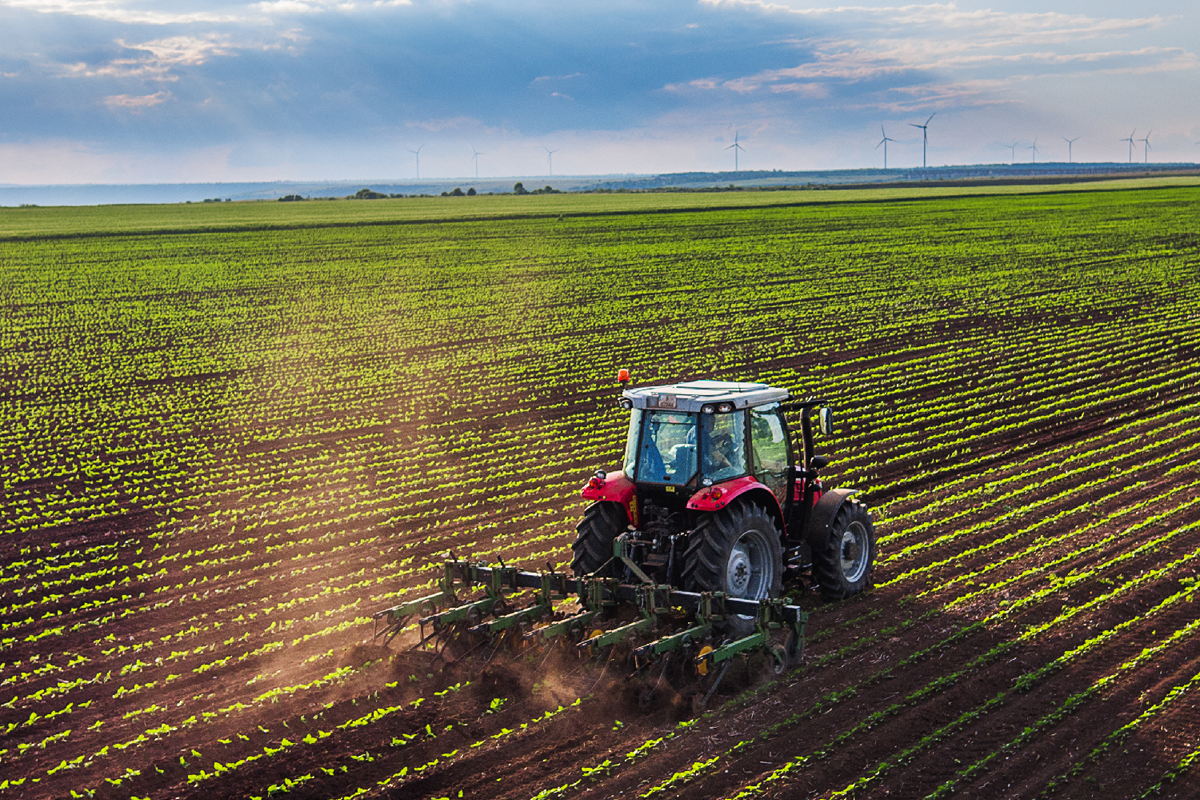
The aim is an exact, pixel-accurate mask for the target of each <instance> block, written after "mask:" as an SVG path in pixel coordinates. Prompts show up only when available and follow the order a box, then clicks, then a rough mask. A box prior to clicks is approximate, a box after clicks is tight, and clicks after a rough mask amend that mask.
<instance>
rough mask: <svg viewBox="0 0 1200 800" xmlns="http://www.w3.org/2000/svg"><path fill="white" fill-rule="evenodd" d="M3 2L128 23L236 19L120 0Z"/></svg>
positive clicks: (2, 0)
mask: <svg viewBox="0 0 1200 800" xmlns="http://www.w3.org/2000/svg"><path fill="white" fill-rule="evenodd" d="M0 5H3V6H7V7H8V8H16V9H21V10H24V11H34V12H37V13H39V14H65V15H68V16H77V17H92V18H94V19H102V20H106V21H109V22H120V23H125V24H129V25H138V24H143V25H184V24H189V23H197V22H234V21H237V20H239V19H241V18H242V17H241V16H239V15H236V14H214V13H212V12H208V11H189V12H171V11H161V10H158V9H152V10H147V9H139V8H130V7H129V6H128V4H126V3H121V2H118V1H117V0H0Z"/></svg>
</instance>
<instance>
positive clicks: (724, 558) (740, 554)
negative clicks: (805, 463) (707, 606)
mask: <svg viewBox="0 0 1200 800" xmlns="http://www.w3.org/2000/svg"><path fill="white" fill-rule="evenodd" d="M781 542H782V535H781V534H780V532H779V526H778V525H776V524H775V520H774V519H773V518H772V517H771V515H770V514H768V513H767V511H766V509H764V508H762V507H761V506H757V505H754V504H751V503H746V504H743V503H738V504H736V505H733V506H731V507H729V508H726V509H723V510H721V511H716V512H713V513H709V514H705V515H704V516H702V517H701V518H700V521H699V522H698V523H697V525H696V527H695V528H694V529H693V530H692V533H691V536H690V537H689V538H688V546H687V552H686V553H685V554H684V559H683V588H684V590H685V591H689V592H724V593H725V594H726V595H727V596H729V597H742V598H745V599H747V600H763V599H766V598H768V597H778V596H779V590H780V586H781V584H782V581H783V545H782V543H781ZM728 628H729V632H730V633H731V634H733V635H734V636H746V635H748V634H750V633H751V632H753V630H754V618H753V617H748V616H740V615H736V614H735V615H732V616H731V617H730V619H729V625H728Z"/></svg>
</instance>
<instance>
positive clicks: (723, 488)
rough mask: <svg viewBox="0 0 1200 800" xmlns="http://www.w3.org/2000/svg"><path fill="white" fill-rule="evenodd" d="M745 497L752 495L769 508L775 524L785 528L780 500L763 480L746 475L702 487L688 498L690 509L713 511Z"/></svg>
mask: <svg viewBox="0 0 1200 800" xmlns="http://www.w3.org/2000/svg"><path fill="white" fill-rule="evenodd" d="M717 490H720V491H719V492H718V491H717ZM743 497H745V498H746V499H747V500H749V499H751V497H752V498H753V499H754V500H755V501H756V502H758V503H759V504H761V505H762V506H764V507H765V508H766V509H767V513H768V514H770V515H771V516H772V517H773V518H774V519H775V524H776V525H778V526H779V530H781V531H782V530H784V525H783V510H782V509H781V508H780V507H779V500H778V499H777V498H776V497H775V495H774V494H772V493H771V490H770V489H768V488H767V487H766V486H765V485H763V484H762V483H761V482H759V481H758V480H756V479H755V478H753V477H751V476H750V475H745V476H743V477H741V478H734V479H733V480H730V481H724V482H723V483H718V484H716V485H715V486H709V487H707V488H705V489H701V490H700V491H698V492H696V493H695V494H694V495H692V497H691V499H690V500H688V504H687V508H688V511H692V512H700V513H704V512H711V511H720V510H721V509H722V508H728V507H729V506H730V505H731V504H732V503H733V502H734V501H735V500H737V499H739V498H743Z"/></svg>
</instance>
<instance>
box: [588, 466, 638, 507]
mask: <svg viewBox="0 0 1200 800" xmlns="http://www.w3.org/2000/svg"><path fill="white" fill-rule="evenodd" d="M596 483H599V484H600V485H599V486H597V485H596ZM580 495H581V496H582V497H583V499H584V500H610V501H612V502H614V503H620V504H621V505H623V506H625V508H626V510H627V511H628V509H629V501H630V500H632V499H633V498H634V497H635V496H636V495H637V486H636V485H635V484H634V482H633V481H631V480H629V476H627V475H626V474H625V473H624V472H610V473H609V474H608V475H607V476H605V478H604V480H602V481H597V480H596V479H595V478H592V479H590V480H589V481H588V482H587V483H585V484H584V485H583V491H582V492H580ZM632 516H633V515H632V514H631V515H630V517H631V518H632Z"/></svg>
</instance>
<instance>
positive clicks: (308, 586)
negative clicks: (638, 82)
mask: <svg viewBox="0 0 1200 800" xmlns="http://www.w3.org/2000/svg"><path fill="white" fill-rule="evenodd" d="M812 194H813V193H808V195H807V196H811V195H812ZM830 194H832V193H830ZM913 194H914V196H913V197H911V198H909V199H903V198H896V197H884V196H882V195H881V196H879V197H877V198H876V199H875V200H874V201H871V202H866V201H861V200H862V199H863V198H857V199H856V200H855V201H854V202H828V203H820V202H817V203H810V202H809V201H807V200H806V201H805V202H804V203H802V204H797V202H796V201H795V197H794V196H788V195H785V194H783V193H780V195H779V198H780V199H779V202H778V204H776V205H774V206H772V205H769V204H764V205H763V207H757V208H733V207H730V205H729V204H728V203H724V204H722V202H721V198H722V196H721V195H714V197H713V200H712V203H713V206H714V208H713V209H711V210H705V209H704V208H702V207H700V208H698V207H696V205H697V204H696V201H695V198H689V204H690V205H691V207H689V208H675V209H671V210H669V211H668V210H665V209H664V210H659V211H656V210H655V209H654V208H653V207H652V206H647V207H639V208H633V207H626V206H621V207H620V208H619V209H617V210H619V211H620V213H614V214H612V215H608V214H605V213H604V208H603V204H602V202H601V201H600V200H595V202H593V203H592V205H591V206H589V211H588V216H571V214H570V213H569V211H570V209H568V213H567V214H565V215H564V217H562V218H560V217H559V211H558V210H555V209H554V208H553V207H552V206H550V205H545V204H547V203H552V202H553V198H550V199H546V198H541V199H539V202H541V203H543V205H539V206H536V207H534V206H531V207H530V208H537V209H540V211H538V212H537V213H530V214H522V213H515V212H512V211H511V208H512V206H505V207H503V208H501V207H499V206H497V207H495V208H492V209H491V210H488V209H489V208H490V207H488V206H480V208H481V209H483V211H481V212H480V213H479V215H478V216H479V217H480V219H474V220H470V219H459V220H455V219H451V218H449V217H453V216H454V215H453V214H447V215H446V217H447V218H446V219H443V220H439V219H438V218H437V215H436V214H435V215H433V216H431V215H430V213H429V212H428V209H429V208H430V207H426V206H419V205H412V206H405V205H403V204H404V203H417V202H419V201H378V202H379V203H381V204H384V203H391V204H393V205H391V206H387V205H370V206H369V208H370V209H371V214H372V217H371V219H370V220H369V224H363V225H357V224H354V211H353V208H354V206H353V204H344V203H329V204H327V205H328V207H329V208H330V209H336V213H334V212H331V216H330V217H329V219H330V220H332V221H330V222H329V224H324V223H323V222H322V220H323V217H322V215H321V213H319V211H320V209H319V208H317V207H316V206H315V205H309V206H305V210H304V211H303V212H302V213H301V212H296V213H297V214H300V216H299V217H297V221H296V222H295V224H276V223H277V222H278V220H275V221H273V222H271V224H269V225H268V224H266V223H263V224H259V223H256V222H254V221H253V220H251V221H250V222H247V223H245V224H241V223H239V225H237V226H232V227H230V226H226V227H224V228H222V227H221V225H220V224H219V220H218V221H217V222H216V223H213V224H196V225H194V226H191V227H189V225H185V224H183V223H180V222H179V219H177V218H179V217H180V213H181V212H180V210H179V209H178V208H176V209H171V211H170V215H171V218H170V220H169V222H168V223H160V222H156V221H155V218H154V215H153V214H152V213H150V212H148V211H146V210H139V211H138V214H137V216H136V218H130V219H133V220H134V221H133V222H128V221H127V220H126V221H122V217H121V215H122V213H123V212H122V211H121V209H119V208H113V209H111V210H110V213H111V214H112V215H113V216H112V218H111V221H112V224H110V225H109V224H100V223H97V222H96V220H97V219H100V220H101V223H103V222H104V219H103V214H101V215H100V217H97V216H96V215H97V214H98V213H99V212H90V216H88V217H87V219H88V225H85V226H81V227H79V228H78V229H77V230H72V229H70V223H69V220H65V218H64V219H60V220H59V221H58V222H56V223H55V225H54V226H52V227H53V231H52V232H51V233H47V234H45V235H39V234H38V233H37V231H36V230H32V229H31V227H30V225H29V224H26V222H25V221H23V218H20V217H19V216H17V215H20V214H22V213H23V212H24V211H25V210H23V209H4V210H0V305H2V306H3V308H4V318H5V323H4V326H3V328H2V329H0V378H2V380H0V415H3V426H0V463H2V464H3V482H4V483H3V520H2V522H3V527H2V529H0V732H2V736H0V799H2V798H31V799H35V800H41V799H42V798H55V799H57V798H67V797H98V798H120V799H121V800H125V798H154V800H160V798H161V799H163V800H165V799H166V798H201V797H204V798H243V797H244V798H252V797H253V798H267V797H282V796H287V797H289V798H292V797H294V798H313V799H314V800H315V799H318V798H320V799H321V800H324V799H326V798H328V799H329V800H334V799H335V798H351V797H386V798H421V797H489V798H490V797H497V798H519V799H520V800H530V799H531V798H538V800H545V799H546V798H571V797H578V796H587V797H615V796H618V795H619V796H623V797H635V796H636V797H662V798H666V797H680V798H692V797H694V798H705V799H706V800H708V799H709V798H743V797H780V798H795V797H805V798H831V797H903V798H909V797H972V798H1008V797H1014V798H1042V797H1045V798H1059V797H1061V798H1096V797H1114V798H1118V797H1119V798H1133V797H1142V796H1155V797H1157V796H1161V797H1177V798H1194V797H1197V796H1200V764H1197V763H1196V762H1197V760H1198V759H1200V704H1198V701H1197V697H1198V696H1200V610H1198V605H1197V589H1198V586H1197V575H1198V573H1200V569H1198V567H1200V468H1198V464H1200V391H1198V383H1200V279H1198V277H1197V276H1198V275H1200V232H1198V231H1197V220H1200V189H1197V188H1192V187H1180V186H1173V187H1163V188H1140V189H1131V190H1111V189H1109V190H1104V191H1090V192H1070V193H1039V194H1028V195H1022V194H1019V193H1014V194H1008V195H1004V196H992V197H958V198H945V197H933V196H928V197H925V196H921V193H920V192H914V193H913ZM868 199H869V198H868ZM464 202H477V203H481V204H486V203H489V202H496V203H509V204H511V203H513V202H514V201H512V200H511V199H503V200H502V199H499V198H496V199H494V200H493V199H492V198H483V197H480V198H473V199H470V200H464ZM572 202H575V201H572ZM589 202H591V201H589ZM614 202H616V200H614ZM295 205H302V204H295ZM593 206H594V207H593ZM717 206H721V207H719V208H718V207H717ZM364 207H366V206H364ZM439 207H442V206H439ZM444 207H448V206H444ZM391 208H394V209H398V210H396V211H395V212H391V211H387V213H381V211H380V209H383V210H385V211H386V210H387V209H391ZM408 208H413V209H418V211H414V212H412V213H408V212H407V211H405V209H408ZM616 208H617V207H616V206H614V209H616ZM502 212H503V213H502ZM31 213H33V212H32V211H31ZM164 213H166V212H164ZM195 213H196V214H202V213H209V211H208V210H206V209H201V208H197V209H195ZM212 213H215V212H212ZM221 213H232V212H226V211H222V212H221ZM281 213H282V212H281ZM406 215H407V216H406ZM489 216H490V217H496V218H493V219H484V218H483V217H489ZM501 217H507V218H501ZM127 223H128V224H127ZM88 226H91V227H88ZM31 230H32V232H31ZM3 231H9V232H11V233H9V234H3ZM5 237H7V238H5ZM620 367H629V368H630V369H631V370H632V371H633V373H634V377H635V380H636V381H637V382H639V383H652V382H666V381H675V380H683V379H689V378H697V377H714V378H721V379H743V380H760V381H764V382H767V383H771V384H773V385H779V386H786V387H789V388H791V389H793V390H794V392H795V394H797V395H799V396H804V395H809V394H818V395H820V396H821V397H823V398H825V399H827V400H829V401H830V402H832V403H833V404H834V405H835V407H836V409H837V412H838V420H839V422H838V425H839V429H838V433H837V435H836V436H834V437H826V438H824V439H822V440H821V441H820V445H821V448H822V452H823V453H824V454H825V455H828V456H829V458H830V461H831V466H830V467H829V468H828V469H827V470H826V475H827V483H829V484H831V485H841V486H856V487H859V488H861V489H863V490H864V494H863V497H864V498H865V500H866V502H867V503H868V504H869V505H870V506H871V507H872V509H873V511H874V514H875V518H876V527H877V530H878V532H879V560H878V563H877V567H876V571H875V586H874V588H873V589H872V590H871V591H869V592H867V593H866V594H864V595H862V596H859V597H857V598H854V599H852V600H850V601H846V602H842V603H836V604H827V603H824V602H822V601H821V600H820V599H819V596H818V595H816V594H813V593H807V592H806V593H803V594H801V595H797V596H796V599H797V600H798V601H799V602H800V604H801V605H803V606H804V607H805V608H806V609H807V610H808V611H809V612H810V615H811V616H810V621H809V625H808V634H809V639H808V646H807V650H806V654H805V656H804V659H803V663H802V664H801V665H800V666H799V667H797V668H796V669H794V670H792V671H790V672H788V673H786V674H785V675H783V676H782V677H780V678H773V679H771V680H769V681H768V680H766V679H765V678H763V677H762V676H751V677H750V678H749V679H747V680H746V681H743V682H742V683H739V684H737V687H738V689H737V691H729V692H727V693H724V694H721V695H717V696H716V697H714V702H713V703H712V704H711V705H710V710H709V711H708V712H706V713H705V714H704V715H702V716H700V717H698V718H685V717H681V716H680V715H679V714H678V713H676V712H674V711H673V710H671V709H666V708H660V709H654V710H651V711H639V710H637V709H636V708H635V707H634V706H633V705H631V704H629V703H627V702H625V701H624V699H623V698H622V696H621V695H620V693H619V692H612V691H609V690H608V683H607V680H606V676H604V675H597V672H596V670H595V669H594V668H593V667H591V666H590V665H575V664H572V663H571V662H569V661H563V660H559V659H547V660H546V661H544V662H542V663H541V664H537V663H527V662H521V661H508V660H496V661H494V662H492V663H488V664H486V665H477V664H471V663H470V662H460V663H459V664H456V665H455V666H454V667H453V668H451V669H447V670H446V671H444V672H439V673H429V672H427V671H426V670H425V662H423V661H421V660H420V659H419V658H414V657H411V656H408V655H403V654H401V655H395V656H386V657H381V654H380V653H379V652H378V651H377V650H375V649H372V648H369V647H362V646H360V645H361V644H362V643H363V642H364V641H365V640H368V639H369V638H370V634H371V614H372V613H373V612H375V611H377V610H380V609H382V608H385V607H387V606H389V605H392V604H394V603H395V602H397V601H398V600H399V599H401V598H411V597H416V596H419V595H420V594H421V593H427V592H428V591H430V586H431V585H432V583H433V581H434V580H435V579H436V578H437V577H438V575H437V572H436V571H435V570H434V569H432V568H431V567H430V566H429V565H430V564H435V563H436V562H437V561H438V560H439V559H440V558H442V557H444V556H446V555H447V554H448V552H449V551H451V550H453V551H454V552H455V553H457V554H458V555H459V556H466V555H470V556H473V557H477V558H487V559H492V560H495V559H496V558H503V559H504V560H505V562H507V563H519V564H527V565H529V566H531V567H533V568H538V567H541V566H543V565H545V564H546V563H550V564H552V565H555V566H559V567H565V566H566V565H567V564H569V561H570V544H571V541H572V539H573V526H574V523H575V520H577V519H578V517H579V515H580V514H581V512H582V508H583V501H582V500H580V499H579V495H578V490H579V488H580V486H581V485H582V483H583V481H584V480H585V479H586V477H587V476H588V474H589V473H590V471H591V470H594V469H596V468H599V467H602V468H606V469H614V468H616V467H617V466H618V464H619V458H620V450H621V448H622V443H623V440H624V428H625V425H626V420H625V419H624V418H623V415H622V413H621V412H620V410H619V409H617V408H616V406H615V402H614V401H615V398H616V396H617V394H618V392H617V387H616V385H615V383H614V381H613V378H614V376H615V375H616V372H617V369H618V368H620ZM394 649H397V650H398V648H394ZM747 686H748V688H746V687H747Z"/></svg>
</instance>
